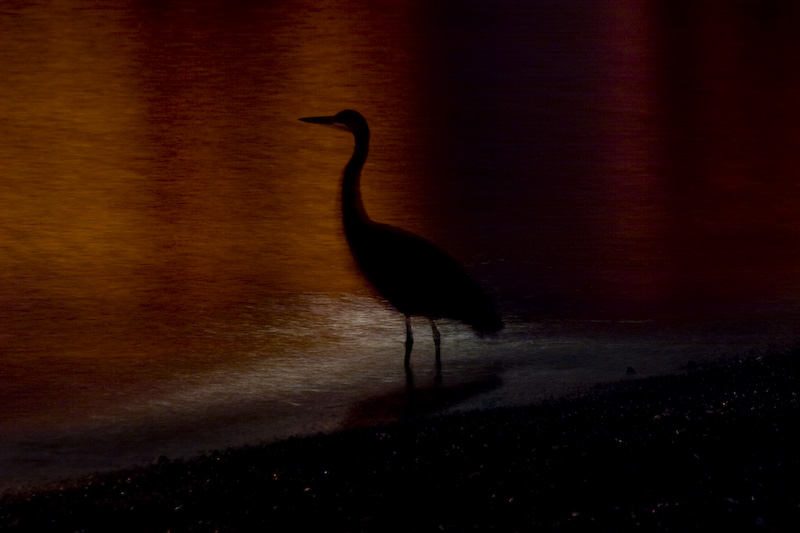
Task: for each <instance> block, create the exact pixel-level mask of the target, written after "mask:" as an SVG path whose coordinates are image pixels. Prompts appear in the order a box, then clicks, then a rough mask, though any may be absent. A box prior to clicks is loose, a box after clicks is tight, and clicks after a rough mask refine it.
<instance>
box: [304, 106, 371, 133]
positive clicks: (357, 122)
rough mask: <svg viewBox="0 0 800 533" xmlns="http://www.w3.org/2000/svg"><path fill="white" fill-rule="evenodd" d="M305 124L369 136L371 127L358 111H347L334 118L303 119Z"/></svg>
mask: <svg viewBox="0 0 800 533" xmlns="http://www.w3.org/2000/svg"><path fill="white" fill-rule="evenodd" d="M300 120H302V121H303V122H310V123H311V124H320V125H322V126H328V127H330V128H336V129H337V130H344V131H349V132H350V133H352V134H353V135H365V134H366V135H369V126H367V121H366V120H365V119H364V117H362V116H361V113H359V112H358V111H353V110H351V109H345V110H344V111H339V112H338V113H336V114H335V115H334V116H332V117H307V118H301V119H300Z"/></svg>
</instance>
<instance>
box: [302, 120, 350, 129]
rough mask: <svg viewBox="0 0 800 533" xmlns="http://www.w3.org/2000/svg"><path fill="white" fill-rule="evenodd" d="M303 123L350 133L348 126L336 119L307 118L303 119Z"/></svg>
mask: <svg viewBox="0 0 800 533" xmlns="http://www.w3.org/2000/svg"><path fill="white" fill-rule="evenodd" d="M300 120H302V121H303V122H310V123H311V124H319V125H321V126H328V127H329V128H335V129H337V130H344V131H350V130H349V129H348V128H347V126H345V125H344V124H342V123H341V122H336V117H306V118H301V119H300Z"/></svg>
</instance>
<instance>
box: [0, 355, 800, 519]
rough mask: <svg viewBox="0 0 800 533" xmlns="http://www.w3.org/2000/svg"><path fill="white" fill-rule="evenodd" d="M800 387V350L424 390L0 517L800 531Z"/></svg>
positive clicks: (5, 501) (21, 503)
mask: <svg viewBox="0 0 800 533" xmlns="http://www.w3.org/2000/svg"><path fill="white" fill-rule="evenodd" d="M487 386H491V384H487ZM798 393H800V346H795V347H791V348H787V349H783V348H781V349H777V348H776V349H772V350H770V351H768V352H766V353H764V354H761V355H754V356H751V357H748V358H731V359H722V360H719V361H715V362H713V363H700V364H689V365H688V366H687V367H686V368H685V369H684V371H683V372H681V373H679V374H676V375H668V376H660V377H650V378H642V379H635V376H633V378H632V379H628V380H625V381H622V382H618V383H613V384H604V385H599V386H597V387H594V388H593V389H591V390H589V391H586V392H585V393H583V394H580V395H577V396H575V397H571V398H564V399H557V400H551V401H548V402H544V403H541V404H539V405H533V406H528V407H516V408H507V409H497V410H488V411H477V412H469V413H458V414H449V415H441V416H434V417H431V416H427V415H425V414H424V411H425V409H424V405H425V404H426V402H433V403H436V402H437V401H439V400H438V399H437V398H436V397H435V395H436V392H435V390H433V391H431V390H428V391H424V392H423V393H422V394H420V395H417V396H415V397H409V398H404V399H398V401H403V402H406V405H408V406H409V415H408V416H407V417H406V419H405V420H404V421H403V422H397V423H393V424H388V425H381V426H372V427H368V428H363V427H362V428H355V429H350V430H345V431H342V432H339V433H336V434H331V435H319V436H314V437H306V438H296V439H289V440H286V441H283V442H279V443H275V444H270V445H263V446H253V447H246V448H237V449H230V450H226V451H222V452H215V453H211V454H207V455H204V456H202V457H199V458H194V459H191V460H170V459H167V458H161V459H160V460H158V461H156V462H155V463H154V464H153V465H151V466H150V467H147V468H137V469H130V470H124V471H118V472H114V473H110V474H102V475H96V476H93V477H88V478H82V479H73V480H70V481H65V482H64V483H62V484H60V486H53V487H51V488H49V489H43V490H39V491H29V492H26V493H16V494H6V495H5V496H3V498H2V499H1V500H0V529H2V530H3V531H6V530H7V531H111V530H113V531H173V532H174V531H255V530H259V531H261V530H270V531H284V530H293V531H294V530H303V529H309V528H313V529H315V530H319V531H321V530H324V531H397V530H400V531H441V530H444V531H464V530H481V531H485V530H497V531H515V530H521V531H526V530H527V531H530V530H558V531H573V530H581V531H583V530H598V531H627V530H632V529H637V530H643V531H689V530H698V531H706V530H711V528H712V527H713V528H714V529H713V530H717V531H742V530H744V531H749V530H753V531H794V530H795V529H794V528H796V527H797V525H798V524H800V432H798V431H797V428H798V427H800V402H799V401H798ZM418 408H419V409H418ZM417 409H418V411H419V413H420V414H419V415H415V412H416V410H417Z"/></svg>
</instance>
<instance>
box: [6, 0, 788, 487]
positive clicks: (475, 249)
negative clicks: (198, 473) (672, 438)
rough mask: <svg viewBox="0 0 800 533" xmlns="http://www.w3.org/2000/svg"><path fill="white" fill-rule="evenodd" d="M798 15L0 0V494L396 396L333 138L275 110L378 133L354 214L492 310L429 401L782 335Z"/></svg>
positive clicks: (425, 342) (531, 392)
mask: <svg viewBox="0 0 800 533" xmlns="http://www.w3.org/2000/svg"><path fill="white" fill-rule="evenodd" d="M798 22H800V20H799V19H798V12H797V9H796V8H794V7H793V6H791V5H789V3H781V2H770V1H766V0H765V1H755V2H728V3H713V2H710V3H707V4H705V3H704V4H703V5H695V4H683V3H681V4H680V5H676V4H674V3H672V2H656V3H650V4H649V5H647V6H642V5H640V3H638V2H627V1H624V0H617V1H614V2H605V3H601V4H598V3H595V2H560V1H555V0H553V1H540V2H535V3H530V2H504V3H502V4H497V5H489V4H486V3H484V2H477V1H476V2H466V3H465V2H458V3H451V2H436V3H431V2H407V3H405V4H404V5H400V6H398V5H396V3H389V2H387V3H382V2H376V3H372V4H370V5H369V6H364V5H362V4H361V3H358V2H350V1H340V2H328V3H326V4H325V5H324V6H321V5H318V4H317V3H313V2H300V1H283V2H281V1H273V2H247V1H242V2H233V3H231V2H222V1H220V2H215V1H202V2H188V1H186V2H183V1H176V2H170V3H167V4H162V3H159V2H138V1H129V2H113V3H107V4H98V3H96V2H88V1H80V0H58V1H56V0H54V1H51V2H44V3H41V4H32V3H22V2H18V3H14V2H11V3H4V4H3V6H2V8H0V79H2V80H3V82H2V83H0V139H2V142H0V205H2V210H0V366H2V370H1V371H0V435H2V437H0V472H1V473H3V475H2V476H1V477H3V478H4V479H5V480H6V481H5V484H6V486H10V485H13V484H14V483H17V482H18V481H20V480H29V479H39V478H41V477H42V476H45V477H47V476H49V477H58V476H60V475H63V474H65V473H70V474H72V473H75V472H81V471H86V470H93V469H102V468H111V467H115V466H121V465H124V464H128V463H132V462H147V461H150V460H152V459H153V458H155V457H157V456H159V455H162V454H166V455H182V454H191V453H198V452H199V451H200V450H208V449H213V448H218V447H222V446H228V445H234V444H242V443H246V442H256V441H259V440H272V439H275V438H281V437H285V436H288V435H292V434H295V433H310V432H316V431H333V430H336V429H337V428H340V427H343V426H347V425H352V424H363V423H370V422H372V421H375V420H381V419H391V418H393V417H396V416H403V412H404V411H403V410H402V408H403V406H402V405H401V406H399V407H398V406H397V405H392V402H393V401H395V400H396V399H397V398H403V393H404V388H403V387H404V378H403V371H402V363H401V357H402V349H403V348H402V346H403V341H404V330H403V325H402V324H403V321H402V317H401V316H398V315H397V314H396V313H395V312H393V311H391V310H390V309H387V308H386V306H385V305H384V304H383V303H382V302H381V301H380V300H378V299H376V298H375V297H374V296H373V295H372V293H371V292H370V290H369V288H368V287H367V286H366V285H365V283H364V281H363V280H362V279H361V278H360V276H359V275H358V273H357V272H356V271H355V269H354V266H353V263H352V261H351V259H350V257H349V252H348V250H347V247H346V243H345V241H344V239H343V234H342V230H341V227H340V221H339V218H338V217H339V214H338V204H337V195H338V186H339V181H338V180H339V176H340V173H341V168H342V167H343V165H344V163H345V161H346V159H347V157H348V156H349V153H350V150H351V149H352V138H351V137H348V136H347V135H346V134H343V133H337V132H333V131H331V130H328V129H324V128H318V127H314V126H312V125H309V124H304V123H301V122H298V121H297V118H299V117H305V116H314V115H327V114H333V113H335V112H337V111H339V110H341V109H345V108H354V109H358V110H359V111H361V112H362V113H363V114H364V115H365V116H366V117H367V119H368V120H369V122H370V126H371V129H372V147H371V152H370V158H369V161H368V162H367V165H366V167H365V171H364V177H363V188H364V191H363V193H364V200H365V203H366V206H367V209H368V210H369V212H370V215H371V216H372V217H373V218H374V219H376V220H379V221H382V222H388V223H392V224H395V225H398V226H402V227H404V228H407V229H409V230H412V231H415V232H417V233H419V234H421V235H424V236H425V237H428V238H430V239H432V240H434V241H435V242H437V243H438V244H440V245H441V246H442V247H443V248H445V249H447V250H448V251H450V252H451V253H452V254H453V255H454V256H456V257H457V258H458V259H459V260H461V261H462V262H463V263H464V264H465V266H466V267H467V268H468V270H470V272H472V273H473V274H474V275H475V277H476V278H477V279H478V280H480V282H481V283H482V284H483V285H484V286H485V287H486V288H487V290H488V291H489V292H490V293H491V294H492V295H493V296H494V298H495V299H496V301H497V303H498V306H499V307H500V309H501V311H502V312H503V314H504V316H505V318H506V322H507V328H506V329H505V330H504V331H503V332H502V333H501V334H500V335H499V336H497V337H495V338H488V339H479V338H476V337H474V336H473V335H472V334H471V333H470V331H469V330H467V329H466V328H464V327H463V326H461V325H459V324H452V323H444V324H442V326H441V330H442V334H443V343H444V354H443V359H444V371H445V389H444V390H445V391H448V390H449V391H451V392H454V393H453V394H452V396H449V397H448V398H450V399H451V400H452V401H450V402H446V404H447V405H449V407H445V408H449V409H472V408H478V407H495V406H503V405H515V404H524V403H528V402H531V401H536V400H537V399H540V398H543V397H547V396H549V395H558V394H563V393H565V392H568V391H570V390H573V388H574V387H576V386H579V385H587V384H591V383H595V382H598V381H607V380H614V379H621V378H623V377H624V376H625V371H626V369H627V368H628V367H629V366H631V367H634V368H635V369H636V370H637V372H638V373H637V374H636V375H637V376H641V375H649V374H657V373H663V372H671V371H674V370H676V369H678V368H679V367H680V366H681V365H682V364H685V363H686V362H687V361H688V360H697V359H702V358H709V357H716V356H718V355H722V354H726V353H728V354H729V353H737V354H741V353H745V352H746V351H747V350H748V349H751V348H754V349H761V348H763V347H764V346H766V345H767V344H768V343H772V342H778V343H781V342H789V341H791V340H793V339H794V336H795V335H796V333H795V330H796V324H797V317H798V304H800V281H798V279H799V278H798V273H800V211H798V210H797V204H798V199H800V180H798V179H797V178H798V169H800V149H799V148H800V146H799V145H798V142H799V140H800V106H798V103H797V98H796V95H797V94H800V74H799V73H798V71H797V69H796V68H795V65H797V64H798V59H800V58H799V57H798V56H799V55H800V54H799V53H798V52H799V51H800V31H798V30H800V26H799V25H798ZM415 325H416V331H417V344H416V345H415V352H414V358H413V363H414V367H415V370H416V371H417V374H418V376H419V379H418V382H419V384H420V386H421V387H423V388H426V387H430V386H431V383H432V376H433V362H432V359H433V356H432V342H431V340H430V339H429V338H428V329H427V327H426V324H425V323H424V320H419V321H416V322H415ZM447 387H449V389H448V388H447ZM458 391H471V393H470V394H465V395H461V396H460V395H459V394H456V392H458ZM446 393H447V392H445V394H446ZM398 401H399V400H398ZM395 403H396V402H395ZM401 403H402V402H401ZM387 405H388V407H386V406H387ZM376 406H383V407H376ZM384 407H385V408H384ZM428 407H429V408H426V407H425V406H422V408H421V414H426V413H428V412H437V411H439V410H441V409H442V408H443V407H442V405H439V404H437V405H435V406H428Z"/></svg>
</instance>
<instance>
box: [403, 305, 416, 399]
mask: <svg viewBox="0 0 800 533" xmlns="http://www.w3.org/2000/svg"><path fill="white" fill-rule="evenodd" d="M413 347H414V335H412V334H411V317H410V316H408V315H406V357H405V360H404V364H405V369H406V381H407V382H408V384H409V385H410V384H411V382H412V381H413V377H412V375H411V348H413Z"/></svg>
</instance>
